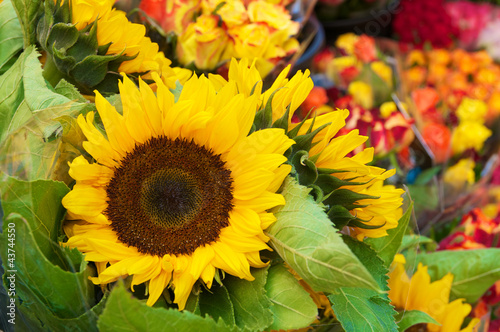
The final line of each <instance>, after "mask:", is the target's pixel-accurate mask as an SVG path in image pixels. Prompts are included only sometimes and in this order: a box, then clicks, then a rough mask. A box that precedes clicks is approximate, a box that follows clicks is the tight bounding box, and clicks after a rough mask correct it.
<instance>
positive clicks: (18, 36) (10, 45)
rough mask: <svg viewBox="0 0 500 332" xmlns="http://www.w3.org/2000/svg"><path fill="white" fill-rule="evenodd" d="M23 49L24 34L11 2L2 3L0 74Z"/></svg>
mask: <svg viewBox="0 0 500 332" xmlns="http://www.w3.org/2000/svg"><path fill="white" fill-rule="evenodd" d="M22 48H23V32H22V30H21V25H20V24H19V20H18V19H17V15H16V11H15V10H14V7H13V6H12V2H11V0H4V1H3V2H1V3H0V74H1V73H3V72H5V71H6V70H7V69H8V68H7V67H8V65H9V64H11V63H12V61H13V60H14V57H15V55H16V54H17V53H19V52H20V51H21V50H22Z"/></svg>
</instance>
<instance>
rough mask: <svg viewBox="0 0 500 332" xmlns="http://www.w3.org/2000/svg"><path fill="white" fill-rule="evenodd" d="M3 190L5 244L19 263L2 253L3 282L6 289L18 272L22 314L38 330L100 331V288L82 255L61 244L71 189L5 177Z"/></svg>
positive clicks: (2, 239)
mask: <svg viewBox="0 0 500 332" xmlns="http://www.w3.org/2000/svg"><path fill="white" fill-rule="evenodd" d="M0 191H1V192H2V197H1V202H2V210H3V213H4V221H3V233H2V234H1V236H0V239H1V243H4V244H6V245H7V246H8V248H7V249H12V250H15V259H12V256H9V255H8V254H9V253H11V252H9V251H8V250H1V251H0V255H1V258H2V262H3V268H4V270H5V271H6V273H5V274H4V276H3V281H4V286H7V281H8V280H7V277H8V276H10V272H9V271H10V270H15V276H16V281H15V282H16V301H17V307H18V309H19V310H20V311H21V312H22V313H23V314H24V316H25V318H26V319H27V321H28V322H29V324H31V328H32V329H35V330H53V331H62V330H66V329H70V330H76V331H95V330H96V329H95V325H96V318H97V314H98V313H99V312H100V305H98V306H95V305H96V303H95V293H94V291H95V287H94V285H93V284H92V283H91V282H90V280H89V279H88V278H89V276H91V275H92V269H90V268H89V267H87V264H86V262H84V261H83V259H82V256H81V254H79V253H77V252H74V251H69V250H67V249H62V248H61V247H59V246H58V244H57V239H58V237H59V234H60V222H61V219H62V217H63V215H64V208H63V207H62V206H61V203H60V202H61V198H62V197H63V196H64V195H65V194H66V193H67V192H68V191H69V189H68V188H67V187H66V186H65V185H64V184H63V183H59V182H54V181H50V180H38V181H33V182H24V181H18V180H16V179H14V178H10V177H6V176H5V175H3V178H2V182H1V189H0ZM9 229H15V231H14V232H12V231H9ZM12 233H14V234H15V237H12V235H10V236H9V234H12ZM75 264H78V265H75ZM94 306H95V307H94Z"/></svg>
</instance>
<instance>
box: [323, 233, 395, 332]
mask: <svg viewBox="0 0 500 332" xmlns="http://www.w3.org/2000/svg"><path fill="white" fill-rule="evenodd" d="M343 239H344V241H345V243H346V244H347V245H348V246H349V248H350V249H351V250H352V252H353V253H354V254H355V255H356V257H358V259H359V260H360V261H361V263H363V265H364V266H365V267H366V269H367V270H368V271H369V272H370V274H371V275H372V276H373V278H374V279H375V280H376V281H377V283H378V285H379V287H380V288H381V289H382V290H383V291H385V292H387V291H389V287H388V286H387V279H388V277H387V273H388V272H389V270H388V269H387V267H386V266H385V265H384V262H383V261H382V259H381V258H380V257H379V256H378V255H377V253H376V252H375V251H374V250H373V249H371V247H370V246H369V245H367V244H365V243H363V242H359V241H357V240H355V239H353V238H351V237H349V236H347V235H344V236H343ZM328 298H329V299H330V300H331V301H332V308H333V310H334V311H335V314H336V315H337V318H338V320H339V321H340V323H341V324H342V326H343V327H344V329H345V330H346V331H365V330H370V329H373V331H395V330H396V329H397V327H396V323H395V319H394V315H395V314H396V311H395V310H394V308H393V307H392V306H391V305H390V300H389V297H388V296H387V293H385V294H378V293H376V292H374V291H372V290H367V289H362V288H347V287H346V288H341V289H340V291H338V292H336V293H334V294H331V295H329V296H328ZM351 301H352V302H351ZM358 306H359V307H358ZM342 308H344V309H347V312H346V311H345V310H344V309H342ZM356 308H358V309H356ZM359 308H362V310H359ZM358 310H359V311H358ZM353 311H354V312H353ZM365 316H366V317H368V319H366V318H362V317H365ZM375 317H377V318H375Z"/></svg>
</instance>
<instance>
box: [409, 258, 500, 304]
mask: <svg viewBox="0 0 500 332" xmlns="http://www.w3.org/2000/svg"><path fill="white" fill-rule="evenodd" d="M499 257H500V249H498V248H488V249H475V250H457V251H455V250H442V251H437V252H434V253H430V254H425V253H424V254H420V255H418V256H417V261H418V262H420V263H422V264H423V265H427V266H428V267H429V268H428V271H429V275H430V276H431V279H432V280H438V279H441V278H443V277H444V276H445V275H446V274H448V273H452V274H453V284H452V286H451V295H450V300H454V299H457V298H464V299H465V300H466V301H467V302H468V303H474V302H476V301H477V300H478V299H479V297H481V296H482V295H483V294H484V292H486V290H488V288H490V287H491V286H492V285H493V284H494V283H495V282H496V281H497V280H499V279H500V259H498V258H499Z"/></svg>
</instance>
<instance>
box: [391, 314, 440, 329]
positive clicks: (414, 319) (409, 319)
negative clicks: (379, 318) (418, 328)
mask: <svg viewBox="0 0 500 332" xmlns="http://www.w3.org/2000/svg"><path fill="white" fill-rule="evenodd" d="M396 321H397V322H398V331H399V332H403V331H406V329H408V328H410V327H412V326H413V325H417V324H422V323H432V324H437V325H439V323H438V322H437V321H436V320H435V319H434V318H432V317H431V316H429V315H428V314H426V313H425V312H423V311H420V310H408V311H402V312H400V313H399V314H398V315H397V316H396Z"/></svg>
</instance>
